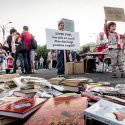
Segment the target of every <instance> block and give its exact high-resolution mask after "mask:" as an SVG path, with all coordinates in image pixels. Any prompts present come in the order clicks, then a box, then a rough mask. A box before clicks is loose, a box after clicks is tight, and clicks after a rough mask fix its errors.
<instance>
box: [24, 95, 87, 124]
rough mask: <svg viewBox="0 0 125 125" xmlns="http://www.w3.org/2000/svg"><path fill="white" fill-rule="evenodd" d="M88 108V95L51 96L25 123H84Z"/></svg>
mask: <svg viewBox="0 0 125 125" xmlns="http://www.w3.org/2000/svg"><path fill="white" fill-rule="evenodd" d="M86 108H87V98H86V97H55V98H50V99H49V100H48V101H46V102H45V103H44V104H43V105H42V106H41V108H40V109H39V110H37V112H35V113H34V114H33V115H32V116H31V117H30V118H29V119H28V120H27V121H26V123H25V124H24V125H84V110H85V109H86Z"/></svg>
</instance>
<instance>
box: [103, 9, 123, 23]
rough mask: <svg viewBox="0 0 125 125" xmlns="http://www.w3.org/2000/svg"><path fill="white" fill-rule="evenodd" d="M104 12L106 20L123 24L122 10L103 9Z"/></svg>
mask: <svg viewBox="0 0 125 125" xmlns="http://www.w3.org/2000/svg"><path fill="white" fill-rule="evenodd" d="M104 11H105V19H106V20H108V21H120V22H125V15H124V8H115V7H104Z"/></svg>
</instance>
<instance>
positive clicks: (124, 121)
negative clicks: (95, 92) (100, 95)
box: [84, 99, 125, 125]
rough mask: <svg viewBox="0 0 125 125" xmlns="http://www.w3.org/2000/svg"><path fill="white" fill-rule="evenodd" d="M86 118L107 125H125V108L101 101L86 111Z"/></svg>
mask: <svg viewBox="0 0 125 125" xmlns="http://www.w3.org/2000/svg"><path fill="white" fill-rule="evenodd" d="M84 113H85V116H86V117H90V118H92V119H95V120H97V121H100V122H102V123H105V124H107V125H125V106H122V105H119V104H116V103H113V102H110V101H106V100H103V99H101V100H99V101H98V102H97V103H95V104H93V105H92V106H91V107H89V108H87V109H86V110H85V112H84Z"/></svg>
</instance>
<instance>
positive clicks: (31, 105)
mask: <svg viewBox="0 0 125 125" xmlns="http://www.w3.org/2000/svg"><path fill="white" fill-rule="evenodd" d="M44 101H45V99H42V98H21V99H19V100H17V101H14V102H12V103H9V104H6V105H3V106H1V107H0V115H2V116H8V117H14V118H20V119H23V118H25V117H27V116H28V115H30V114H31V113H32V112H34V111H35V110H37V109H38V108H39V107H40V106H41V104H42V103H43V102H44Z"/></svg>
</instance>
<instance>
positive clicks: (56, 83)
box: [49, 77, 65, 85]
mask: <svg viewBox="0 0 125 125" xmlns="http://www.w3.org/2000/svg"><path fill="white" fill-rule="evenodd" d="M64 80H65V78H64V77H56V78H51V79H50V80H49V82H50V83H51V84H55V85H59V84H60V83H61V82H62V81H64Z"/></svg>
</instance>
